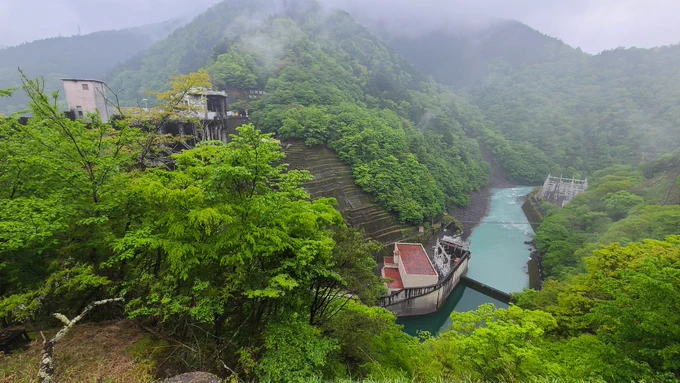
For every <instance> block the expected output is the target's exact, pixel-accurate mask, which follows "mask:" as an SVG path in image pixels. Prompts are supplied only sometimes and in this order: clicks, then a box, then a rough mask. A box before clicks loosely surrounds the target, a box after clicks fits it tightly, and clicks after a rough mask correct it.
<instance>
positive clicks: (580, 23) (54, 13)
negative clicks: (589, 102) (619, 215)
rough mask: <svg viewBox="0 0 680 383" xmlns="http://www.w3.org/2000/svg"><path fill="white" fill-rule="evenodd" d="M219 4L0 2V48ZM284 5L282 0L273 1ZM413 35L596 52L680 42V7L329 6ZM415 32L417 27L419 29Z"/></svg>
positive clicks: (502, 0) (537, 0)
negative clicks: (477, 35)
mask: <svg viewBox="0 0 680 383" xmlns="http://www.w3.org/2000/svg"><path fill="white" fill-rule="evenodd" d="M217 1H218V0H182V1H180V0H32V1H30V2H26V1H25V0H0V3H2V5H1V6H0V45H13V44H18V43H21V42H23V41H30V40H34V39H37V38H44V37H50V36H57V35H59V34H61V35H64V36H68V35H72V34H75V33H76V32H77V30H78V25H80V27H81V30H82V32H83V33H89V32H94V31H96V30H103V29H115V28H123V27H129V26H135V25H141V24H146V23H151V22H158V21H163V20H166V19H169V18H172V17H177V16H182V15H186V14H191V15H193V14H195V13H196V12H197V10H200V9H204V8H207V6H208V5H209V4H212V3H216V2H217ZM272 1H273V2H274V1H282V0H272ZM323 1H324V2H328V3H332V4H334V5H338V6H340V7H343V8H346V9H354V10H355V11H356V10H359V11H360V14H364V15H368V16H370V17H371V18H380V19H383V20H396V23H395V25H396V26H400V25H406V24H409V25H410V26H411V27H410V28H408V30H409V31H414V30H418V31H419V30H420V29H421V28H424V29H426V28H431V27H433V26H437V25H447V24H451V23H456V22H459V21H460V20H470V19H478V18H480V17H494V18H509V19H516V20H519V21H522V22H524V23H526V24H528V25H529V26H531V27H533V28H535V29H538V30H539V31H541V32H543V33H546V34H548V35H550V36H554V37H557V38H560V39H562V40H563V41H565V42H566V43H568V44H570V45H572V46H575V47H577V46H580V47H581V48H582V49H583V50H585V51H587V52H591V53H596V52H599V51H601V50H603V49H611V48H615V47H617V46H620V45H622V46H626V47H630V46H638V47H651V46H657V45H667V44H674V43H679V42H680V22H678V15H680V0H323ZM27 4H30V6H27ZM413 26H416V27H417V28H415V29H414V28H413Z"/></svg>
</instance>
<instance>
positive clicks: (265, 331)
mask: <svg viewBox="0 0 680 383" xmlns="http://www.w3.org/2000/svg"><path fill="white" fill-rule="evenodd" d="M189 79H190V78H189ZM177 84H185V86H188V87H190V86H192V85H191V83H190V81H188V80H187V79H185V78H180V79H177ZM25 88H26V91H27V92H28V93H29V95H30V96H31V97H32V99H33V100H34V101H33V102H34V103H33V108H32V111H33V114H34V118H33V119H31V120H30V121H29V122H28V124H27V125H22V124H20V123H19V122H18V120H17V119H16V118H2V120H0V133H1V134H2V145H1V146H0V161H2V165H3V166H2V169H3V173H2V174H0V183H1V184H2V185H3V187H2V189H1V190H2V191H3V193H2V195H1V196H0V204H2V209H0V225H1V226H0V227H1V228H2V230H1V231H0V233H2V236H1V237H0V281H1V283H0V294H2V295H1V296H2V300H0V319H1V320H2V322H3V325H11V324H15V323H25V322H26V321H30V322H32V323H35V324H51V323H54V322H53V321H51V320H50V319H49V318H50V317H49V314H51V313H54V312H60V313H62V314H64V315H67V316H68V317H72V316H74V315H75V314H77V313H78V312H80V310H81V309H82V307H83V305H84V304H86V303H88V302H90V301H91V300H93V299H102V298H107V297H119V296H122V297H125V299H126V302H125V314H124V315H125V316H127V317H128V318H132V319H135V320H137V321H139V322H140V323H144V324H146V325H147V326H154V327H155V328H156V329H157V330H156V331H159V332H161V333H162V334H164V336H165V337H167V338H168V339H170V340H172V341H173V342H176V341H178V342H180V344H182V345H184V347H179V348H176V349H175V351H174V353H175V354H176V355H175V357H176V358H178V359H179V360H182V361H183V363H184V366H185V368H188V369H200V370H209V371H214V372H216V373H218V374H220V375H223V376H229V375H231V376H232V377H234V378H236V377H238V378H239V379H244V380H251V379H256V380H258V381H268V382H303V381H304V382H308V381H336V380H337V381H342V380H344V379H350V378H351V379H362V378H371V379H373V380H375V381H414V380H415V381H498V380H507V381H544V380H551V379H554V380H566V381H572V380H588V381H620V380H647V381H658V380H671V379H673V377H674V376H677V374H679V373H680V366H679V365H678V364H677V357H676V356H677V353H676V348H677V344H678V342H679V341H680V339H679V338H678V333H677V331H676V330H675V329H677V328H678V327H677V325H678V324H679V323H680V315H679V314H678V311H677V310H675V309H674V307H675V306H676V305H677V304H678V302H679V301H680V290H678V287H677V278H678V275H679V274H678V273H680V238H679V237H677V236H675V237H673V236H670V237H667V238H666V239H665V240H663V241H655V240H645V241H644V242H630V243H627V244H626V245H625V246H622V245H620V244H619V243H614V244H611V245H607V246H604V247H601V248H599V249H597V250H595V251H593V252H592V253H590V254H587V255H584V259H583V264H584V265H585V267H583V268H581V269H580V271H582V272H581V273H580V274H577V275H574V276H572V277H570V278H568V279H567V280H565V281H560V282H558V281H547V282H546V287H545V289H544V290H543V291H541V292H540V293H537V292H535V291H528V292H525V293H523V294H520V295H519V296H518V297H517V302H518V304H519V306H514V305H513V306H511V307H510V308H509V309H507V310H498V309H494V308H493V307H492V306H488V305H487V306H482V307H480V308H479V309H478V310H476V311H473V312H468V313H454V314H452V320H453V322H452V323H453V324H452V327H451V329H450V330H449V331H447V332H445V333H443V334H442V335H441V336H439V337H438V338H432V337H431V336H430V335H429V334H426V333H424V334H422V335H421V339H417V338H413V337H410V336H409V335H407V334H405V333H403V332H402V330H401V327H400V326H398V325H397V324H396V322H395V318H394V316H393V315H392V314H390V313H389V312H388V311H386V310H384V309H381V308H376V307H370V305H371V304H373V303H374V302H375V300H376V298H377V297H378V296H379V295H380V294H382V293H384V287H383V285H382V281H381V279H380V278H378V277H376V276H375V275H374V274H373V269H374V268H375V267H376V264H375V261H374V260H373V257H372V254H374V253H375V251H376V250H377V249H378V248H379V245H377V244H376V243H374V242H371V241H369V240H367V239H366V238H365V237H364V236H363V235H362V234H361V233H359V232H356V231H355V230H352V229H348V228H346V227H345V226H344V224H343V222H342V217H341V216H340V214H339V213H338V212H337V211H336V210H335V209H334V208H333V201H331V200H326V199H320V200H317V201H314V202H312V201H310V199H309V196H308V195H307V193H306V192H305V191H304V190H303V189H302V188H301V186H302V183H303V182H305V181H307V180H309V179H310V177H309V174H308V173H306V172H304V171H288V170H287V169H286V165H278V164H280V163H281V160H282V159H283V157H284V155H283V153H282V151H281V147H280V145H279V144H278V143H277V142H276V141H275V140H272V139H271V138H270V137H271V136H270V135H266V134H263V133H261V132H259V131H257V130H256V129H255V128H254V127H253V126H251V125H247V126H244V127H241V128H240V129H239V135H238V136H234V137H233V138H232V141H231V142H230V143H229V144H228V145H224V144H222V143H221V142H204V143H201V144H200V145H199V146H198V147H196V148H195V149H191V150H185V151H183V152H182V153H178V154H175V155H174V156H173V159H174V166H173V167H171V168H165V167H159V168H148V167H146V166H144V163H142V162H140V154H141V152H142V151H143V150H144V145H140V143H142V144H143V143H145V142H148V138H149V137H148V136H149V135H150V134H153V133H149V132H148V131H146V130H145V129H140V128H138V127H136V126H138V125H135V124H131V123H133V122H135V121H136V118H138V117H134V119H130V120H128V119H123V120H118V121H116V122H115V123H114V126H109V125H105V124H101V123H99V122H98V120H97V118H96V116H93V117H92V119H90V120H89V121H87V122H89V125H87V124H85V123H83V122H81V121H76V122H73V121H70V120H68V119H66V118H65V117H63V116H62V115H61V114H60V113H59V111H58V109H56V108H55V107H54V106H51V104H50V101H49V98H48V97H46V96H44V95H42V94H41V93H40V92H39V88H38V87H37V83H36V82H33V81H29V82H27V84H26V87H25ZM142 126H143V125H142ZM45 128H47V129H45ZM151 142H162V141H157V140H151ZM46 148H48V149H49V150H45V149H46ZM598 176H599V178H598V180H596V181H595V182H594V185H595V186H594V190H593V192H594V193H599V194H598V195H597V196H595V195H594V194H586V195H584V196H583V197H581V199H586V200H592V201H599V200H600V199H601V198H600V199H596V197H597V198H599V197H601V196H600V194H601V195H603V196H604V197H603V198H604V201H603V202H602V203H603V206H604V209H605V211H606V212H605V213H599V212H594V213H592V214H591V215H593V216H599V217H601V219H597V220H589V222H594V223H595V224H597V223H598V222H601V221H602V222H605V223H607V222H608V221H607V220H612V219H611V218H610V217H619V216H621V214H626V212H627V214H628V217H627V218H624V219H621V220H619V221H618V222H617V223H619V222H624V221H625V220H626V219H629V218H630V217H632V216H634V215H635V214H638V213H636V211H637V210H636V209H640V208H641V206H640V205H641V204H642V203H643V198H642V197H636V196H635V195H633V194H631V193H629V192H621V191H620V189H621V187H622V186H624V187H626V186H628V187H631V188H632V187H635V186H639V184H640V183H641V182H643V181H642V180H643V176H642V173H639V172H635V171H632V170H631V169H630V168H625V167H619V168H614V169H610V170H608V171H606V172H602V173H600V174H598ZM575 202H576V201H575ZM577 205H578V204H575V206H577ZM570 206H571V205H570ZM652 207H653V205H650V206H648V207H647V208H652ZM568 209H569V207H568V208H567V209H564V211H567V210H568ZM676 215H677V214H676ZM550 219H552V216H551V217H549V218H548V220H550ZM661 221H663V220H661ZM665 222H666V223H667V224H668V225H669V226H670V225H673V227H675V228H677V225H674V224H673V223H672V222H670V221H665ZM615 225H616V223H615V224H612V225H611V227H612V228H613V227H614V226H615ZM663 230H665V229H663V228H662V229H661V230H657V231H656V232H654V233H653V234H651V235H657V234H658V235H661V234H660V233H661V231H663ZM539 233H540V232H539ZM631 240H635V239H634V238H631ZM121 313H122V312H121V310H120V308H116V307H112V308H109V309H107V310H105V309H101V310H99V311H98V313H97V314H96V315H95V316H94V317H95V318H100V319H101V318H108V317H117V316H119V315H121ZM482 324H483V325H482ZM57 347H58V346H57ZM70 352H72V351H70ZM17 357H19V356H17ZM123 359H125V360H126V363H129V362H128V361H129V359H128V357H123V356H121V359H120V360H123ZM29 360H30V359H29ZM4 363H7V365H6V366H7V368H8V369H11V370H8V371H10V374H12V373H13V372H12V371H15V369H16V368H19V367H18V366H22V365H23V364H21V363H22V362H21V359H16V358H15V356H14V355H11V356H10V357H9V358H8V359H7V360H6V361H0V366H3V364H4ZM224 366H227V367H228V369H225V368H224ZM59 368H63V367H59ZM80 368H82V367H80ZM131 368H132V367H131ZM135 371H137V370H135ZM139 371H140V374H141V373H142V372H144V371H148V367H147V369H142V370H139ZM126 376H127V375H126Z"/></svg>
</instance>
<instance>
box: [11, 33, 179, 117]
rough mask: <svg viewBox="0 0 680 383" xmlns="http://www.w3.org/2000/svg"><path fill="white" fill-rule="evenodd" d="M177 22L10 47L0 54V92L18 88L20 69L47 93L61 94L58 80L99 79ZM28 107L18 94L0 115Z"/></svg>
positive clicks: (45, 40) (160, 37)
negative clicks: (41, 83)
mask: <svg viewBox="0 0 680 383" xmlns="http://www.w3.org/2000/svg"><path fill="white" fill-rule="evenodd" d="M177 23H178V22H177V21H174V20H173V21H168V22H164V23H159V24H152V25H145V26H141V27H135V28H128V29H122V30H116V31H102V32H95V33H91V34H87V35H82V36H70V37H53V38H49V39H43V40H36V41H32V42H29V43H24V44H20V45H17V46H13V47H9V48H6V49H3V50H1V51H0V88H2V89H4V88H18V87H20V86H21V76H20V74H19V72H18V70H17V68H21V70H22V71H24V72H25V73H26V74H27V75H28V76H32V77H36V76H43V77H45V87H46V89H48V90H49V91H55V90H61V89H62V85H61V81H60V79H61V78H68V77H75V78H94V79H100V78H102V77H103V76H104V74H106V73H107V72H108V71H109V70H110V69H111V68H113V67H114V66H115V65H116V64H117V63H119V62H121V61H124V60H127V59H128V58H130V57H132V56H134V55H135V54H137V53H138V52H140V51H142V50H144V49H145V48H147V47H148V46H150V45H151V44H153V43H154V42H155V41H157V40H160V39H162V38H164V37H165V36H167V35H168V34H169V33H170V32H171V31H172V30H173V29H174V28H175V27H176V26H177ZM27 106H28V99H27V98H26V97H25V96H24V95H23V94H21V93H17V94H16V95H15V96H13V97H11V98H7V99H2V100H0V112H3V113H9V112H15V111H19V110H22V109H24V108H26V107H27Z"/></svg>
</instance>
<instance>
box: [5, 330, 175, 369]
mask: <svg viewBox="0 0 680 383" xmlns="http://www.w3.org/2000/svg"><path fill="white" fill-rule="evenodd" d="M56 331H57V330H56V329H55V330H52V331H44V333H45V336H46V337H50V336H52V335H54V333H55V332H56ZM30 336H31V339H33V341H32V342H31V344H30V345H29V346H28V347H27V348H26V349H25V350H23V351H15V352H13V353H11V354H9V355H5V356H4V357H3V358H0V382H7V383H20V382H21V383H28V382H37V381H38V378H37V376H38V368H39V363H40V353H41V351H42V337H41V336H40V333H35V332H34V333H30ZM167 347H168V345H167V343H166V342H164V341H158V340H155V339H154V338H153V337H152V336H150V335H149V334H147V333H144V332H142V331H141V330H139V329H138V328H137V326H136V325H135V324H134V323H133V322H130V321H117V322H105V323H94V324H91V323H84V324H79V325H77V326H75V327H74V328H73V329H72V330H71V332H69V333H68V334H67V335H66V337H65V338H64V339H62V340H61V342H59V343H57V345H56V346H55V352H54V357H55V362H56V377H55V378H56V379H55V380H56V381H60V382H107V383H118V382H120V383H123V382H125V383H138V382H150V381H153V380H154V376H155V371H156V368H157V364H158V362H157V361H158V360H159V359H160V358H161V357H162V355H163V352H164V351H163V350H164V349H166V348H167Z"/></svg>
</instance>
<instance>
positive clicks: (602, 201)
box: [536, 166, 680, 279]
mask: <svg viewBox="0 0 680 383" xmlns="http://www.w3.org/2000/svg"><path fill="white" fill-rule="evenodd" d="M594 176H595V178H594V179H592V181H591V185H590V187H589V189H588V190H587V191H586V192H585V193H583V194H581V195H579V196H577V197H576V198H575V199H574V200H573V201H572V202H571V203H569V204H568V205H567V206H566V207H565V208H563V209H553V210H551V212H549V214H548V216H547V217H546V219H545V220H544V222H543V223H542V224H541V227H540V228H539V229H538V231H537V233H536V245H537V249H538V250H539V251H540V252H541V253H543V254H544V258H543V267H544V270H545V274H546V276H547V277H556V278H560V279H564V278H566V277H568V276H569V275H570V274H573V273H577V272H580V271H583V267H584V264H583V262H582V259H583V258H584V257H586V256H588V255H589V253H590V252H591V251H592V250H595V249H597V248H598V247H599V245H600V244H610V243H616V242H619V243H622V244H626V243H629V242H635V241H640V240H643V239H647V238H649V239H663V238H665V237H666V236H668V235H671V234H674V233H676V232H677V227H678V226H679V225H680V207H678V206H677V205H669V206H659V205H653V204H652V203H653V202H655V201H654V198H653V197H647V199H648V200H645V197H642V196H639V195H636V194H633V193H634V192H635V193H639V194H641V195H643V196H646V194H645V193H644V190H645V188H644V185H643V182H644V177H643V176H642V173H641V172H640V171H637V170H633V169H631V168H630V167H625V166H614V167H610V168H607V169H604V170H601V171H598V172H596V173H595V174H594Z"/></svg>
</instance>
